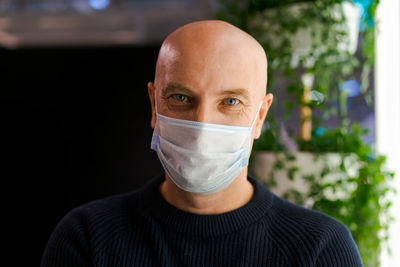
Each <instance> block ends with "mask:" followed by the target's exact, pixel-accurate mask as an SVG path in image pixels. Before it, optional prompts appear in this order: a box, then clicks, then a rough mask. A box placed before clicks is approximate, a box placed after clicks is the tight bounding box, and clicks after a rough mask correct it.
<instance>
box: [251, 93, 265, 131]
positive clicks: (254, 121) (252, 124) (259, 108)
mask: <svg viewBox="0 0 400 267" xmlns="http://www.w3.org/2000/svg"><path fill="white" fill-rule="evenodd" d="M262 104H263V102H262V100H261V103H260V106H259V107H258V110H257V113H256V116H255V118H254V120H253V122H252V123H251V126H250V128H251V129H253V127H254V124H255V123H256V120H257V117H258V113H260V110H261V107H262Z"/></svg>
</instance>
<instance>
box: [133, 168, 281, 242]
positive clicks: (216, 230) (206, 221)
mask: <svg viewBox="0 0 400 267" xmlns="http://www.w3.org/2000/svg"><path fill="white" fill-rule="evenodd" d="M164 180H165V177H164V175H162V176H160V177H157V178H155V179H153V180H152V181H150V182H149V183H148V184H147V185H146V186H145V187H143V188H142V189H141V190H140V192H141V193H142V194H141V195H142V201H143V202H142V204H143V205H144V207H145V209H147V210H148V211H149V213H150V214H151V216H153V217H154V218H155V219H156V220H157V221H159V222H160V223H162V224H164V225H165V226H167V227H168V228H170V229H171V230H172V231H174V232H177V233H184V234H189V235H198V236H218V235H224V234H228V233H232V232H236V231H238V230H240V229H243V228H245V227H247V226H248V225H250V224H252V223H254V222H256V221H258V220H260V219H261V218H262V217H263V216H264V215H265V213H266V212H268V209H269V208H270V206H271V203H272V199H273V197H272V193H271V192H270V191H268V189H267V188H266V187H265V186H263V185H262V184H261V183H260V182H258V181H257V180H255V179H254V178H252V177H248V180H249V181H250V182H251V183H252V184H253V186H254V194H253V197H252V199H251V200H250V201H249V202H248V203H247V204H246V205H244V206H242V207H240V208H238V209H236V210H233V211H230V212H227V213H223V214H217V215H199V214H193V213H189V212H185V211H182V210H180V209H178V208H176V207H174V206H172V205H170V204H169V203H168V202H166V201H165V200H164V198H163V197H162V196H161V193H160V192H159V185H160V184H161V183H162V182H163V181H164Z"/></svg>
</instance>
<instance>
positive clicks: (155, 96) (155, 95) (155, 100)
mask: <svg viewBox="0 0 400 267" xmlns="http://www.w3.org/2000/svg"><path fill="white" fill-rule="evenodd" d="M154 105H155V107H156V115H158V108H157V93H156V88H154Z"/></svg>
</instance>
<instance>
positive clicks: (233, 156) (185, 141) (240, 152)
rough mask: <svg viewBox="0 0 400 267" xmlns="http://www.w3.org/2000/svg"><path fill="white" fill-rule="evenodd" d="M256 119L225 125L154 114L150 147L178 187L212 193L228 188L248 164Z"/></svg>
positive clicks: (193, 191)
mask: <svg viewBox="0 0 400 267" xmlns="http://www.w3.org/2000/svg"><path fill="white" fill-rule="evenodd" d="M260 108H261V105H260V107H259V109H258V111H257V114H258V112H259V111H260ZM256 118H257V115H256ZM255 121H256V119H254V120H253V123H252V125H251V126H250V127H240V126H227V125H219V124H209V123H202V122H196V121H188V120H179V119H173V118H169V117H166V116H163V115H160V114H158V113H157V121H156V125H155V128H154V132H153V138H152V140H151V149H153V150H155V151H156V152H157V155H158V158H159V159H160V161H161V164H162V165H163V167H164V170H165V171H166V172H167V174H168V176H169V177H170V178H171V180H172V181H173V182H174V183H175V184H176V185H177V186H178V187H180V188H181V189H183V190H185V191H188V192H192V193H197V194H211V193H215V192H218V191H221V190H223V189H225V188H226V187H228V186H229V185H230V184H231V183H232V182H233V180H234V179H235V178H236V177H237V176H238V175H239V173H240V172H241V171H242V169H243V168H244V167H245V166H247V165H248V163H249V156H250V144H251V133H252V129H253V125H254V122H255Z"/></svg>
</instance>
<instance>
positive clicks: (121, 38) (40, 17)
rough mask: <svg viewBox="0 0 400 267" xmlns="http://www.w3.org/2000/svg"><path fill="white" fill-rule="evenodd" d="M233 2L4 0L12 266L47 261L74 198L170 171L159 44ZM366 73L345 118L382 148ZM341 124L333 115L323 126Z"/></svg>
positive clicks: (280, 84) (294, 124)
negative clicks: (160, 148) (151, 90)
mask: <svg viewBox="0 0 400 267" xmlns="http://www.w3.org/2000/svg"><path fill="white" fill-rule="evenodd" d="M387 1H389V2H390V1H391V0H387ZM224 2H225V3H226V2H227V1H217V0H210V1H207V0H203V1H202V0H0V89H1V92H2V95H4V97H3V98H2V100H3V101H2V102H4V105H3V107H5V113H4V114H5V115H6V124H5V125H4V126H3V127H4V128H5V132H6V135H7V139H6V140H5V147H6V149H5V151H6V158H7V160H11V162H9V163H8V161H7V160H6V161H5V165H6V169H7V170H8V171H7V173H8V174H9V175H7V176H10V179H7V181H6V182H5V183H4V187H3V191H4V192H6V194H4V196H6V201H5V204H6V206H7V207H6V209H5V210H7V212H6V213H5V214H4V215H3V217H4V218H5V219H6V220H7V221H8V223H9V224H11V225H13V226H14V227H15V226H17V227H18V228H17V229H16V230H15V232H13V233H9V234H11V236H12V240H11V241H10V243H9V244H10V246H9V248H10V249H11V251H14V253H16V255H15V256H13V261H12V262H14V263H15V264H14V265H16V266H19V265H21V266H24V265H28V264H29V265H39V263H40V259H41V256H42V253H43V250H44V247H45V245H46V242H47V240H48V238H49V236H50V234H51V232H52V231H53V229H54V227H55V226H56V224H57V223H58V222H59V221H60V219H61V218H62V217H63V216H64V215H65V214H66V213H67V212H68V211H70V210H71V209H72V208H74V207H76V206H78V205H81V204H83V203H86V202H89V201H92V200H95V199H98V198H103V197H106V196H110V195H113V194H119V193H124V192H128V191H131V190H135V189H137V188H139V187H140V186H142V185H143V184H144V183H146V181H148V180H149V179H151V178H152V177H154V176H156V175H158V174H160V173H161V172H162V168H161V166H160V164H159V161H158V158H157V155H156V154H155V153H154V152H153V151H151V150H150V140H151V135H152V129H151V127H150V119H151V114H150V103H149V100H148V96H147V82H148V81H152V80H153V79H154V70H155V63H156V59H157V55H158V50H159V48H160V45H161V43H162V41H163V40H164V38H165V37H166V36H167V35H168V34H169V33H170V32H172V31H173V30H174V29H176V28H177V27H179V26H181V25H184V24H186V23H188V22H191V21H197V20H203V19H212V18H215V17H216V16H217V15H216V14H217V12H218V11H219V10H221V7H222V6H223V5H224V4H223V3H224ZM228 2H240V1H228ZM242 2H246V1H242ZM254 2H257V1H254ZM258 2H263V1H258ZM265 2H276V1H265ZM283 2H284V1H283ZM286 2H287V3H291V2H296V1H290V0H289V1H286ZM297 2H302V1H297ZM305 2H313V1H305ZM338 2H340V1H338ZM360 2H362V1H360ZM381 2H383V0H381ZM392 2H394V1H392ZM389 6H390V5H389ZM387 9H390V7H389V8H387ZM397 14H399V13H397ZM391 23H392V24H393V23H397V22H393V21H392V22H391ZM396 27H397V30H399V25H397V26H396ZM395 29H396V28H395ZM397 36H398V35H397ZM397 44H398V43H397ZM361 49H362V47H361V45H360V43H359V44H358V46H357V47H356V51H354V56H355V57H356V58H359V59H360V60H361ZM267 54H268V52H267ZM397 55H398V54H397ZM399 61H400V58H399ZM361 73H362V70H361V68H360V67H359V68H357V67H356V68H355V77H358V80H357V79H355V80H348V81H345V82H346V83H344V87H345V89H346V90H347V91H348V92H349V95H348V97H347V99H346V102H347V108H348V117H349V120H350V121H352V122H353V121H354V122H357V123H359V124H360V125H361V126H362V128H364V129H369V133H368V134H367V135H364V136H363V142H364V143H365V144H366V145H371V146H373V147H376V143H377V138H385V137H384V135H382V134H381V137H378V136H377V135H376V133H377V132H379V131H381V132H382V131H384V132H385V131H386V130H385V129H387V127H388V126H382V127H381V128H380V129H377V128H376V125H377V123H379V122H377V121H376V120H377V110H376V105H375V102H376V101H375V97H376V91H375V82H376V81H375V80H376V77H375V76H376V75H375V74H374V72H372V74H371V75H370V76H369V77H368V82H369V83H370V84H371V85H372V86H371V87H370V88H369V89H368V90H369V91H368V92H369V93H368V95H369V97H370V98H369V100H368V98H367V100H366V98H365V97H364V96H365V95H364V96H363V95H362V93H361V76H362V74H361ZM375 73H376V72H375ZM275 80H276V83H275V85H274V89H273V93H274V95H275V97H276V99H278V100H279V101H280V102H278V103H281V104H280V105H279V104H277V105H275V106H274V107H273V110H274V113H275V114H276V116H277V118H280V119H282V120H283V118H284V117H285V114H286V113H287V110H285V108H284V106H283V105H282V103H283V101H284V100H287V99H289V100H291V99H293V97H291V96H290V95H289V94H288V92H287V91H286V90H284V88H285V87H286V86H287V83H285V81H284V80H283V79H282V80H280V78H279V76H278V77H275ZM397 86H398V85H397ZM381 99H382V98H381ZM399 101H400V99H399ZM337 105H339V103H337ZM334 108H335V107H334ZM381 114H382V112H381ZM385 114H387V113H385ZM393 114H394V116H400V114H398V113H396V112H394V113H393ZM397 119H398V120H399V121H400V118H399V117H394V120H397ZM285 124H287V125H289V126H290V128H291V129H293V132H292V133H291V132H289V133H287V132H285V131H283V132H282V134H283V135H290V134H292V135H296V134H298V133H299V131H300V129H299V124H298V118H297V117H296V116H295V117H292V118H289V119H288V120H286V121H285ZM339 124H340V122H339V119H338V117H335V116H333V117H332V118H331V119H329V120H325V121H324V123H323V124H322V125H321V129H326V128H328V129H329V128H334V127H337V126H338V125H339ZM385 127H386V128H385ZM397 131H398V129H397ZM286 141H287V145H288V146H289V147H290V146H291V142H290V140H288V139H286ZM394 145H395V146H399V143H398V142H397V143H395V144H394ZM389 150H390V149H389ZM387 151H388V149H386V150H385V149H384V152H385V153H387ZM389 153H391V152H390V151H389ZM397 155H398V154H397ZM396 157H397V159H398V156H396V155H395V156H392V161H391V162H394V159H395V158H396ZM392 165H393V163H392ZM9 182H11V183H10V185H8V183H9ZM8 203H10V204H8ZM8 208H10V210H8ZM385 266H394V265H390V264H387V265H385Z"/></svg>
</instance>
